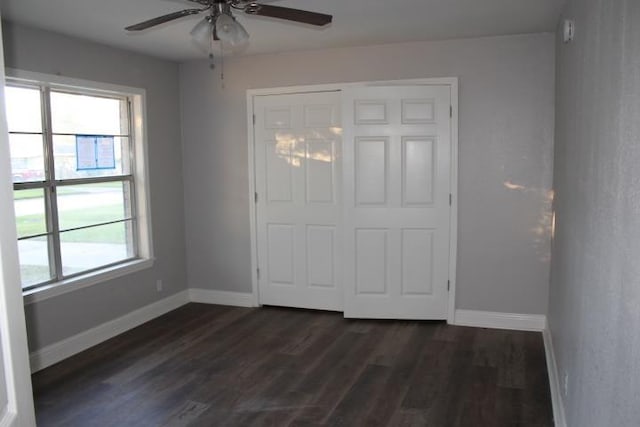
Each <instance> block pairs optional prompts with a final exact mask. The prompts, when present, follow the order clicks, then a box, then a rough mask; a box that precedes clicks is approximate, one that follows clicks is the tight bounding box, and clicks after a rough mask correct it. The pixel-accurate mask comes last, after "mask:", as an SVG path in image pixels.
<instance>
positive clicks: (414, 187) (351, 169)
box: [343, 86, 451, 319]
mask: <svg viewBox="0 0 640 427" xmlns="http://www.w3.org/2000/svg"><path fill="white" fill-rule="evenodd" d="M450 106H451V94H450V89H449V87H448V86H415V87H406V86H403V87H361V88H352V89H348V90H346V91H345V93H344V103H343V109H344V124H345V137H344V184H345V185H344V221H345V222H344V250H345V254H344V255H345V263H344V268H345V276H344V277H345V317H358V318H396V319H446V317H447V304H448V283H447V282H448V270H449V232H450V230H449V228H450V171H451V165H450V162H451V146H450V140H451V117H450Z"/></svg>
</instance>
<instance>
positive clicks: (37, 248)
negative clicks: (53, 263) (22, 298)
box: [18, 236, 52, 288]
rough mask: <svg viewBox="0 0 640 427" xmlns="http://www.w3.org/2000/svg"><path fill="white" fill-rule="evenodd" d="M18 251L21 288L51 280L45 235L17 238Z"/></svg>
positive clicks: (47, 244) (47, 241)
mask: <svg viewBox="0 0 640 427" xmlns="http://www.w3.org/2000/svg"><path fill="white" fill-rule="evenodd" d="M18 253H19V256H20V274H21V277H22V287H23V288H26V287H28V286H33V285H37V284H38V283H42V282H47V281H49V280H51V278H52V277H51V269H50V268H49V240H48V237H47V236H43V237H35V238H33V239H25V240H19V241H18Z"/></svg>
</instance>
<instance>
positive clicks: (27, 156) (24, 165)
mask: <svg viewBox="0 0 640 427" xmlns="http://www.w3.org/2000/svg"><path fill="white" fill-rule="evenodd" d="M9 151H10V152H11V176H12V179H13V182H33V181H42V180H44V179H45V172H44V171H45V169H44V146H43V143H42V135H33V134H9Z"/></svg>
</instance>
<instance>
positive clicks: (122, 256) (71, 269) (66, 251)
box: [60, 221, 134, 276]
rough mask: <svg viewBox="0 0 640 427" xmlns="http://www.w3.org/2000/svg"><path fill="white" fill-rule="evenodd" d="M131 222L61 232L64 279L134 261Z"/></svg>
mask: <svg viewBox="0 0 640 427" xmlns="http://www.w3.org/2000/svg"><path fill="white" fill-rule="evenodd" d="M131 228H132V227H131V223H130V221H125V222H119V223H116V224H109V225H102V226H98V227H91V228H85V229H82V230H76V231H66V232H64V233H60V245H61V250H62V272H63V274H64V275H65V276H68V275H70V274H75V273H80V272H82V271H86V270H91V269H94V268H97V267H101V266H103V265H108V264H113V263H115V262H118V261H122V260H126V259H129V258H133V256H134V249H133V244H132V243H131V242H132V238H131V236H132V232H131V231H132V230H131Z"/></svg>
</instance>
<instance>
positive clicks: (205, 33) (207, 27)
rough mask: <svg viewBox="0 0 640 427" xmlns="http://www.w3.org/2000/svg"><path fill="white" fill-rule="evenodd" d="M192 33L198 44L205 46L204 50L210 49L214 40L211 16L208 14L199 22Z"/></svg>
mask: <svg viewBox="0 0 640 427" xmlns="http://www.w3.org/2000/svg"><path fill="white" fill-rule="evenodd" d="M190 34H191V37H192V38H193V40H194V41H195V42H196V44H197V45H198V46H200V47H202V48H204V50H209V48H210V47H211V41H212V40H213V24H212V23H211V17H210V16H206V17H205V18H204V19H203V20H202V21H200V22H198V23H197V24H196V26H195V27H193V29H192V30H191V32H190Z"/></svg>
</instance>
